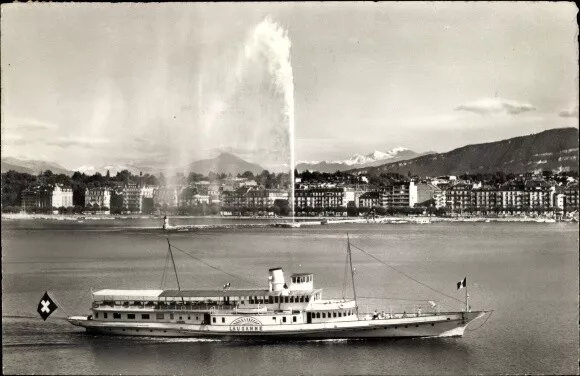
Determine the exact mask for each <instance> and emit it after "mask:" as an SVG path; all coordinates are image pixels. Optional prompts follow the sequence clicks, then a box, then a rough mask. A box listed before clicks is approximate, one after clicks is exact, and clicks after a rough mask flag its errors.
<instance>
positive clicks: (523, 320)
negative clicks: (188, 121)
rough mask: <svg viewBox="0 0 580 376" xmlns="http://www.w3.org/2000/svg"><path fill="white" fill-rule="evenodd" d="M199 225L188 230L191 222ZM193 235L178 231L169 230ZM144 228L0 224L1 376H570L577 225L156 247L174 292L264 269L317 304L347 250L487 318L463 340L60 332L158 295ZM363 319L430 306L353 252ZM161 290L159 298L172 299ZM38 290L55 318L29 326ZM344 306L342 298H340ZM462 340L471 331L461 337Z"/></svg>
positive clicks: (149, 223) (277, 233)
mask: <svg viewBox="0 0 580 376" xmlns="http://www.w3.org/2000/svg"><path fill="white" fill-rule="evenodd" d="M199 222H200V220H197V221H196V223H199ZM187 223H192V224H193V223H194V222H193V221H190V222H188V220H186V219H183V220H181V222H180V224H187ZM153 226H159V221H158V220H157V221H153V220H107V221H90V220H87V221H85V222H83V223H76V222H67V221H32V220H24V221H3V222H2V271H3V280H2V290H3V296H2V334H3V336H2V349H3V372H4V373H6V374H236V375H237V374H244V375H247V374H252V375H254V374H258V375H271V374H280V375H296V374H316V375H336V374H397V375H400V374H437V375H439V374H498V373H502V374H523V373H525V374H577V373H578V372H579V369H578V346H579V344H578V334H579V333H578V227H577V226H576V225H574V224H566V223H555V224H539V223H477V224H469V223H432V224H427V225H411V224H400V225H384V224H382V225H381V224H343V225H329V226H318V227H310V228H299V229H276V228H264V229H237V230H231V229H230V230H204V231H196V232H191V233H177V234H170V239H171V242H172V244H175V245H176V246H177V247H179V248H180V249H182V250H184V251H187V252H188V253H189V254H190V255H192V256H194V257H196V258H199V259H201V260H203V261H205V262H207V263H210V264H212V265H214V266H216V267H218V268H220V269H222V270H224V271H226V272H228V273H231V274H235V275H236V276H238V277H239V278H237V279H236V278H233V277H231V276H228V275H225V274H223V273H220V272H219V271H218V270H215V269H212V268H209V267H207V266H205V265H203V264H201V263H199V262H197V261H196V260H195V259H193V258H192V257H189V256H188V255H187V254H184V253H182V252H179V251H178V252H174V256H175V259H176V263H177V269H178V273H179V278H180V283H181V285H182V288H199V289H204V288H208V289H219V288H221V286H223V285H224V284H225V283H226V282H231V284H232V289H235V288H248V287H255V286H260V287H261V288H267V283H268V280H267V276H268V269H269V268H272V267H277V266H281V267H283V268H284V270H285V272H286V276H287V277H288V276H289V274H290V273H292V272H313V273H315V276H314V283H315V286H317V287H322V288H324V295H323V297H326V298H330V297H338V296H341V295H342V286H343V276H344V260H345V248H346V233H348V234H349V236H350V239H351V242H352V244H354V245H356V246H358V247H360V248H362V249H364V250H366V251H367V252H369V253H371V254H372V255H373V256H375V257H377V258H379V259H381V260H385V261H386V262H388V263H389V264H390V265H392V266H394V267H396V268H397V269H398V270H400V271H402V272H404V273H406V274H409V275H411V276H413V277H414V278H416V279H417V280H419V281H422V282H424V283H426V284H428V285H429V286H431V287H433V288H435V289H437V290H440V291H443V292H445V293H446V294H449V295H451V296H456V297H457V298H458V299H460V300H461V299H463V298H464V293H463V291H457V290H456V286H455V284H456V282H458V281H459V280H461V279H462V278H463V277H464V276H465V275H467V281H468V291H469V295H470V305H471V306H472V307H473V309H474V310H477V309H493V310H495V311H494V313H493V314H492V316H491V318H490V319H489V320H488V321H486V322H485V325H483V326H481V324H483V323H484V321H483V320H477V321H475V322H474V323H473V324H472V325H473V326H472V327H471V326H470V327H468V330H467V331H466V332H465V335H464V336H463V337H462V338H431V339H399V340H381V341H357V340H354V341H352V340H351V341H343V340H336V341H299V342H275V343H271V342H245V341H236V342H221V341H209V340H196V339H159V338H156V339H155V338H130V337H106V336H96V335H88V334H85V332H84V331H83V330H82V329H81V328H78V327H74V326H71V325H70V324H68V323H67V322H65V321H64V320H62V317H64V316H65V315H66V314H69V315H72V314H86V313H87V309H88V307H89V303H90V291H91V288H92V289H94V290H97V289H102V288H135V289H136V288H159V287H160V284H161V279H162V275H163V271H164V266H165V257H166V253H167V241H166V235H164V234H162V233H161V232H159V231H152V230H148V229H147V227H153ZM353 264H355V265H354V266H355V267H356V274H355V280H356V288H357V295H358V296H360V297H364V298H361V299H360V300H359V304H360V307H361V309H362V310H363V311H366V310H369V311H372V310H374V309H375V308H379V309H385V310H388V309H389V307H391V306H392V307H393V309H397V308H398V307H399V306H400V305H404V306H405V307H406V308H407V309H413V308H416V306H417V304H420V303H417V302H411V301H407V300H400V301H393V300H384V299H370V298H371V297H374V298H391V299H430V300H437V301H438V302H440V307H442V309H445V308H454V309H461V308H463V307H462V305H461V303H458V302H454V301H453V300H451V299H449V298H446V297H444V296H440V295H438V294H436V293H435V292H433V291H432V290H429V289H427V288H425V287H424V286H421V285H419V284H417V283H415V282H413V281H411V280H409V279H408V278H406V277H404V276H403V275H401V274H399V273H397V272H395V271H394V270H392V269H390V268H387V267H385V266H383V265H381V264H380V263H378V262H376V261H374V260H373V259H371V258H369V257H368V256H366V255H365V254H363V253H360V252H358V251H356V250H354V249H353ZM174 281H175V280H174V277H173V276H171V278H170V279H169V281H168V284H166V287H168V288H174V286H175V284H174ZM45 290H48V291H49V292H50V293H51V296H53V297H54V298H56V300H57V302H58V303H59V305H60V307H61V308H59V310H57V311H56V312H55V314H54V315H53V316H51V317H50V318H49V319H48V320H47V321H46V322H43V321H42V319H40V318H39V317H38V316H37V314H36V306H37V305H38V301H39V299H40V297H41V296H42V294H43V293H44V291H45ZM349 294H350V290H349ZM470 328H471V330H470Z"/></svg>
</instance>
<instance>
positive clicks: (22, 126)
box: [3, 119, 57, 132]
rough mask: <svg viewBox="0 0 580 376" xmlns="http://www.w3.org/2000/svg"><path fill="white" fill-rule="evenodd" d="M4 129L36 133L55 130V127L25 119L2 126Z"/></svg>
mask: <svg viewBox="0 0 580 376" xmlns="http://www.w3.org/2000/svg"><path fill="white" fill-rule="evenodd" d="M3 128H5V129H10V130H18V131H21V132H36V131H47V130H52V129H56V128H57V127H56V126H55V125H53V124H49V123H44V122H41V121H37V120H32V119H26V120H17V121H11V122H10V123H9V124H7V125H5V126H3Z"/></svg>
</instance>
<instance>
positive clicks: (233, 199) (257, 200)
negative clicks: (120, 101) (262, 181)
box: [222, 186, 289, 211]
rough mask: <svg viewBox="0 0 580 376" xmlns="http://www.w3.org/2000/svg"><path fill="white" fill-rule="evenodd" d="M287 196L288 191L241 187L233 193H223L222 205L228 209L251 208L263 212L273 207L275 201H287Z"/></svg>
mask: <svg viewBox="0 0 580 376" xmlns="http://www.w3.org/2000/svg"><path fill="white" fill-rule="evenodd" d="M288 196H289V193H288V191H285V190H281V189H265V188H257V187H252V186H243V187H240V188H238V189H237V190H235V191H233V192H231V191H225V192H223V194H222V203H223V206H224V207H229V208H240V209H241V208H253V209H259V210H263V211H265V210H267V209H268V208H271V207H272V206H274V204H275V203H276V201H277V200H284V201H288Z"/></svg>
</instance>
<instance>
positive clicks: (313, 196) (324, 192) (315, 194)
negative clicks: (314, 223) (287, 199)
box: [294, 187, 354, 211]
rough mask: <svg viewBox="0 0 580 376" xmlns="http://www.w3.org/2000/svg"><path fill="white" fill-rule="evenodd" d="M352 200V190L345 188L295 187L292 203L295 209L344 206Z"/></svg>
mask: <svg viewBox="0 0 580 376" xmlns="http://www.w3.org/2000/svg"><path fill="white" fill-rule="evenodd" d="M349 200H350V201H354V191H352V190H349V189H347V188H344V187H343V188H336V187H334V188H327V187H318V188H309V189H297V190H296V191H295V192H294V204H295V208H296V210H297V211H298V210H300V209H305V208H313V209H326V208H336V207H339V206H343V207H346V206H347V205H348V203H349V202H350V201H349Z"/></svg>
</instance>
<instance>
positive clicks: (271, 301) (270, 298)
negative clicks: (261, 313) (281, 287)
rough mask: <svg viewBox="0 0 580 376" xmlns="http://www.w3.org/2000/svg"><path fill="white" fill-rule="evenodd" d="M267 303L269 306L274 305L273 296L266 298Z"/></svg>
mask: <svg viewBox="0 0 580 376" xmlns="http://www.w3.org/2000/svg"><path fill="white" fill-rule="evenodd" d="M268 303H270V304H272V303H274V297H273V296H269V297H268Z"/></svg>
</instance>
